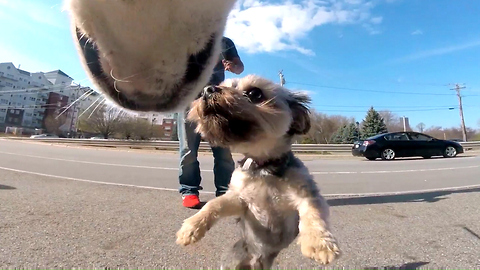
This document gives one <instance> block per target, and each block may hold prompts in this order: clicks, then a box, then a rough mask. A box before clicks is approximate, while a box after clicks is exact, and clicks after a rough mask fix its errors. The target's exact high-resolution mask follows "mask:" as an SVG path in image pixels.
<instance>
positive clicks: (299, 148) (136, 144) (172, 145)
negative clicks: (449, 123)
mask: <svg viewBox="0 0 480 270" xmlns="http://www.w3.org/2000/svg"><path fill="white" fill-rule="evenodd" d="M7 139H11V140H22V141H35V142H48V143H56V144H74V145H80V146H92V147H111V148H130V149H150V150H170V151H178V148H179V144H178V141H136V140H96V139H66V138H35V139H31V138H24V137H7ZM460 144H461V145H462V146H463V147H464V149H465V150H466V151H467V150H472V149H480V141H477V142H461V143H460ZM351 149H352V144H293V145H292V150H293V151H294V152H296V153H347V152H351ZM210 150H211V149H210V145H209V144H208V143H206V142H201V143H200V148H199V151H210Z"/></svg>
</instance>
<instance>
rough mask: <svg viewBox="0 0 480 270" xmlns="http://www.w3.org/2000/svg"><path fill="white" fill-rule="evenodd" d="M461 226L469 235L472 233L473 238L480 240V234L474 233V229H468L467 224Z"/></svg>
mask: <svg viewBox="0 0 480 270" xmlns="http://www.w3.org/2000/svg"><path fill="white" fill-rule="evenodd" d="M462 228H463V229H464V230H465V231H467V232H469V233H470V234H471V235H473V236H474V237H475V238H477V239H478V240H480V235H478V234H476V233H475V232H474V231H472V230H470V229H469V228H468V227H467V226H462Z"/></svg>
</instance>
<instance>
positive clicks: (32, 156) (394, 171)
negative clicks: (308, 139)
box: [0, 151, 480, 175]
mask: <svg viewBox="0 0 480 270" xmlns="http://www.w3.org/2000/svg"><path fill="white" fill-rule="evenodd" d="M0 154H7V155H14V156H22V157H31V158H39V159H48V160H56V161H65V162H74V163H83V164H92V165H102V166H114V167H127V168H137V169H152V170H168V171H178V168H169V167H154V166H141V165H128V164H116V163H105V162H95V161H83V160H74V159H63V158H52V157H44V156H36V155H25V154H18V153H12V152H4V151H0ZM479 167H480V165H472V166H463V167H448V168H433V169H414V170H391V171H386V170H383V171H360V172H355V171H345V172H335V171H333V172H325V171H323V172H322V171H320V172H310V173H311V174H313V175H331V174H382V173H409V172H429V171H448V170H459V169H473V168H479ZM202 172H209V173H213V170H212V169H202Z"/></svg>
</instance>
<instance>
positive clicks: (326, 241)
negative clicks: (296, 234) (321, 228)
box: [299, 231, 340, 264]
mask: <svg viewBox="0 0 480 270" xmlns="http://www.w3.org/2000/svg"><path fill="white" fill-rule="evenodd" d="M299 240H300V245H301V249H302V254H303V255H304V256H305V257H308V258H310V259H313V260H315V261H316V262H319V263H321V264H329V263H331V262H332V261H333V260H335V259H336V258H338V257H339V256H340V248H339V247H338V245H337V241H336V240H335V238H334V237H333V235H332V234H331V233H330V232H328V231H326V232H319V233H316V234H313V233H307V234H305V235H302V236H300V239H299Z"/></svg>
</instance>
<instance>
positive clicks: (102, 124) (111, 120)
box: [79, 108, 126, 139]
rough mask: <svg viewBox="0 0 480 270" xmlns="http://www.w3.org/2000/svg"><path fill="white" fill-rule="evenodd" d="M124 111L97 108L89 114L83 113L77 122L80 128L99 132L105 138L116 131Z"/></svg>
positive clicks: (124, 115) (124, 114)
mask: <svg viewBox="0 0 480 270" xmlns="http://www.w3.org/2000/svg"><path fill="white" fill-rule="evenodd" d="M124 117H126V113H125V112H123V111H121V110H119V109H105V108H99V109H97V110H95V112H94V113H93V114H91V115H88V114H85V115H84V116H83V117H82V118H81V119H80V122H79V127H80V129H81V130H83V131H86V132H91V133H99V134H101V135H102V136H103V137H104V138H105V139H108V138H109V137H111V136H112V135H113V134H115V133H117V132H118V130H119V128H120V122H121V119H122V118H124Z"/></svg>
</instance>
